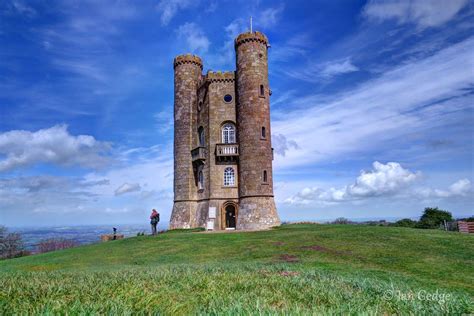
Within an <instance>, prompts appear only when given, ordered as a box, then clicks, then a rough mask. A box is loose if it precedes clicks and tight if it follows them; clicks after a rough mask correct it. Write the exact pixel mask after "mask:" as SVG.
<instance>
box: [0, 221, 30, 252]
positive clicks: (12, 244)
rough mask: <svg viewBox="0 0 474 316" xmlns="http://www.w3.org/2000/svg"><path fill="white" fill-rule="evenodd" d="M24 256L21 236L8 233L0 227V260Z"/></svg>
mask: <svg viewBox="0 0 474 316" xmlns="http://www.w3.org/2000/svg"><path fill="white" fill-rule="evenodd" d="M26 254H27V252H26V251H25V246H24V244H23V240H22V239H21V235H20V234H18V233H8V231H7V229H6V228H5V227H4V226H0V260H1V259H10V258H16V257H21V256H24V255H26Z"/></svg>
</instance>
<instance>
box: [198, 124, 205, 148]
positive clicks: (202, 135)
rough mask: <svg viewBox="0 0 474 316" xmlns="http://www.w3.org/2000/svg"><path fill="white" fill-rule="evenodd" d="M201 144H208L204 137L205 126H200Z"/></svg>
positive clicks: (199, 136) (199, 137)
mask: <svg viewBox="0 0 474 316" xmlns="http://www.w3.org/2000/svg"><path fill="white" fill-rule="evenodd" d="M198 139H199V146H206V139H205V138H204V127H202V126H200V127H199V128H198Z"/></svg>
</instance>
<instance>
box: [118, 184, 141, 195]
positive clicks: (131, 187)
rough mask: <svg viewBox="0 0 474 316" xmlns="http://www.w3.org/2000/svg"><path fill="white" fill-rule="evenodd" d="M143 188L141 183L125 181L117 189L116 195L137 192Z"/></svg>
mask: <svg viewBox="0 0 474 316" xmlns="http://www.w3.org/2000/svg"><path fill="white" fill-rule="evenodd" d="M141 189H142V188H141V186H140V184H139V183H124V184H122V185H121V186H119V187H118V188H117V189H115V195H122V194H125V193H131V192H137V191H140V190H141Z"/></svg>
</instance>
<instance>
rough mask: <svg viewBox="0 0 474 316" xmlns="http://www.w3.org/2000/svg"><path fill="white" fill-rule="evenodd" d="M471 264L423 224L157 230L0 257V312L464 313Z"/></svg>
mask: <svg viewBox="0 0 474 316" xmlns="http://www.w3.org/2000/svg"><path fill="white" fill-rule="evenodd" d="M473 267H474V239H473V236H468V235H462V234H459V233H446V232H442V231H434V230H416V229H409V228H394V227H375V226H351V225H284V226H282V227H280V228H277V229H273V230H270V231H262V232H239V233H228V234H226V233H189V232H168V233H165V234H161V235H159V236H157V237H151V236H143V237H136V238H129V239H125V240H119V241H114V242H109V243H103V244H95V245H89V246H83V247H79V248H74V249H68V250H64V251H58V252H54V253H47V254H42V255H36V256H31V257H24V258H19V259H14V260H7V261H3V262H0V314H12V313H13V314H15V313H17V314H31V313H58V312H61V313H73V314H76V313H113V314H116V313H118V314H124V313H126V314H131V313H133V314H134V313H165V314H191V313H192V314H196V313H216V314H217V313H219V314H221V313H224V314H234V313H252V314H254V313H281V314H284V313H287V314H288V313H300V314H305V313H338V314H340V313H344V314H345V313H372V314H393V313H396V314H406V313H414V314H419V313H426V314H432V313H443V314H445V313H450V314H451V313H452V314H462V313H466V314H469V313H474V307H473V294H474V268H473ZM428 295H431V296H432V297H429V296H428ZM436 295H438V296H436ZM442 295H444V296H442Z"/></svg>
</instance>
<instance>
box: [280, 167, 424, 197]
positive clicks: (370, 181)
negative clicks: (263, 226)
mask: <svg viewBox="0 0 474 316" xmlns="http://www.w3.org/2000/svg"><path fill="white" fill-rule="evenodd" d="M372 168H373V169H372V170H370V171H364V170H363V171H361V173H360V175H359V176H358V177H357V179H356V180H355V182H354V183H353V184H350V185H347V186H345V187H344V188H341V189H335V188H330V189H328V190H324V189H322V188H318V187H312V188H304V189H303V190H302V191H301V192H299V193H297V194H296V195H295V196H293V197H290V198H288V199H286V201H285V202H286V203H289V204H309V203H311V202H315V201H320V202H329V203H330V202H341V201H349V200H357V199H365V198H370V197H379V196H392V195H396V194H397V193H400V192H401V191H403V190H404V189H406V188H408V187H409V186H410V185H411V184H412V183H413V182H414V181H416V180H417V179H418V178H419V177H420V176H421V173H420V172H412V171H410V170H408V169H405V168H403V167H402V166H401V165H400V164H399V163H397V162H389V163H387V164H383V163H380V162H378V161H375V162H374V163H373V164H372Z"/></svg>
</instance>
